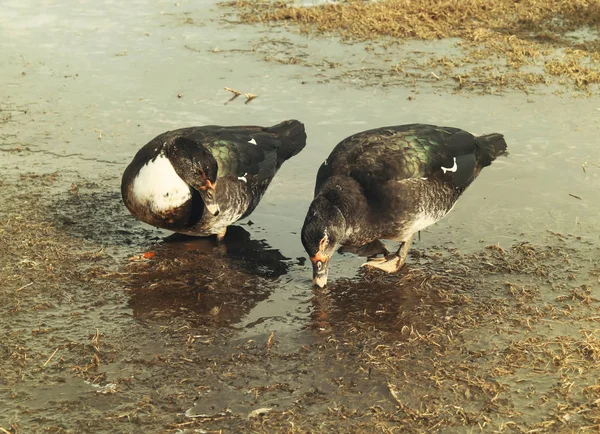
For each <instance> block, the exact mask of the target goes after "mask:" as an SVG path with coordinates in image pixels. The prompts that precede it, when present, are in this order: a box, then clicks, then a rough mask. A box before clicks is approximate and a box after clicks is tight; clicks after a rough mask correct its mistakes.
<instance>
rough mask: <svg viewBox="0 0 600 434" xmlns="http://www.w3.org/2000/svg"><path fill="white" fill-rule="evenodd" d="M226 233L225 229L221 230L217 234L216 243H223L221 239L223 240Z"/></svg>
mask: <svg viewBox="0 0 600 434" xmlns="http://www.w3.org/2000/svg"><path fill="white" fill-rule="evenodd" d="M226 233H227V227H225V229H223V230H222V231H221V232H219V233H218V234H217V242H218V243H220V242H221V241H223V238H225V234H226Z"/></svg>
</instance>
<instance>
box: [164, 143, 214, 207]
mask: <svg viewBox="0 0 600 434" xmlns="http://www.w3.org/2000/svg"><path fill="white" fill-rule="evenodd" d="M167 154H168V156H169V160H171V162H172V163H173V166H174V167H175V170H176V171H177V174H178V175H179V176H180V177H181V178H182V179H183V180H184V181H185V182H187V183H188V184H190V185H191V186H192V187H194V189H196V190H197V191H198V193H199V194H200V197H201V198H202V201H203V202H204V205H205V206H206V209H207V210H208V212H210V213H211V214H212V215H214V216H217V215H218V214H219V212H220V209H219V205H218V203H217V198H216V194H215V191H216V186H217V172H218V170H219V167H218V164H217V160H215V157H213V155H212V154H211V153H210V151H208V149H206V148H205V147H204V146H202V145H201V144H199V143H197V142H196V141H194V140H191V139H188V138H186V137H177V138H176V139H175V140H173V142H172V143H171V145H170V146H168V147H167Z"/></svg>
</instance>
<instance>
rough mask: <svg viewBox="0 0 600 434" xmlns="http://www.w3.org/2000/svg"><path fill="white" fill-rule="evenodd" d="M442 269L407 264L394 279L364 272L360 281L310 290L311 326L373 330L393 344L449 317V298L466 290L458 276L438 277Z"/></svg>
mask: <svg viewBox="0 0 600 434" xmlns="http://www.w3.org/2000/svg"><path fill="white" fill-rule="evenodd" d="M442 265H443V264H439V265H436V264H434V263H432V262H428V263H423V264H412V265H411V267H410V268H409V267H405V268H404V269H402V270H400V272H398V273H397V274H395V275H391V274H384V273H381V272H379V271H369V270H367V271H363V272H362V273H361V274H362V276H360V279H337V280H336V281H334V282H332V283H331V284H330V285H328V290H325V291H324V290H319V289H315V290H314V296H313V298H312V305H313V309H312V316H311V319H312V321H311V325H312V327H313V328H316V329H319V330H322V331H323V330H338V331H343V330H350V329H353V330H356V329H365V330H366V329H370V328H374V329H377V330H380V331H385V332H389V337H390V338H395V335H396V334H397V333H401V334H402V333H403V329H404V330H406V327H408V329H409V330H410V329H412V328H416V329H421V328H423V327H425V326H426V325H427V324H433V323H435V322H436V321H437V319H439V318H444V317H445V316H447V315H452V313H453V311H454V309H456V304H457V303H459V300H457V299H456V298H455V297H453V296H452V294H455V293H456V292H457V291H458V292H463V291H465V288H466V287H467V286H468V285H467V284H466V283H465V279H464V278H463V277H462V276H447V275H446V274H443V269H442V268H443V267H442Z"/></svg>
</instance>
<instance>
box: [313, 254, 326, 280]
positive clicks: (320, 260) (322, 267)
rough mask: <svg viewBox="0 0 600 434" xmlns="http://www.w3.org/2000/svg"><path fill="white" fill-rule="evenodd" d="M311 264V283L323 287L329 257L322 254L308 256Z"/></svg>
mask: <svg viewBox="0 0 600 434" xmlns="http://www.w3.org/2000/svg"><path fill="white" fill-rule="evenodd" d="M310 260H311V262H312V266H313V285H315V286H318V287H319V288H324V287H325V285H327V276H328V275H329V258H328V257H326V256H324V255H319V254H317V255H315V256H314V257H312V258H310Z"/></svg>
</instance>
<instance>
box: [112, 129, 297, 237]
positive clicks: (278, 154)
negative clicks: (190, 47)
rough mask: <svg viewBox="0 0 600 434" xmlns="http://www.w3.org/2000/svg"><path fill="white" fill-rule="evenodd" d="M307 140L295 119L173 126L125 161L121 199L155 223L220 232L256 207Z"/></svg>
mask: <svg viewBox="0 0 600 434" xmlns="http://www.w3.org/2000/svg"><path fill="white" fill-rule="evenodd" d="M305 145H306V132H305V130H304V125H303V124H302V123H301V122H299V121H297V120H288V121H284V122H282V123H280V124H278V125H275V126H272V127H260V126H230V127H223V126H217V125H208V126H202V127H189V128H182V129H178V130H174V131H168V132H166V133H163V134H161V135H159V136H157V137H155V138H154V139H153V140H151V141H150V142H149V143H148V144H147V145H145V146H144V147H143V148H141V149H140V150H139V151H138V153H137V154H136V155H135V157H134V158H133V161H132V162H131V163H130V164H129V166H128V167H127V169H125V173H124V174H123V179H122V183H121V194H122V196H123V201H124V202H125V205H126V206H127V208H128V209H129V211H130V212H131V214H133V216H134V217H136V218H137V219H139V220H141V221H143V222H145V223H148V224H150V225H152V226H156V227H159V228H163V229H168V230H171V231H173V232H178V233H182V234H187V235H197V236H208V235H217V238H218V239H219V240H220V239H222V238H223V237H224V236H225V232H226V230H227V226H229V225H231V224H232V223H234V222H235V221H237V220H239V219H241V218H244V217H246V216H248V215H250V213H251V212H252V211H254V209H255V208H256V206H257V205H258V203H259V201H260V199H261V198H262V196H263V194H264V193H265V191H266V190H267V187H268V186H269V183H270V182H271V180H272V179H273V177H274V176H275V174H276V173H277V171H278V170H279V168H280V167H281V165H282V164H283V162H284V161H286V160H288V159H289V158H291V157H293V156H294V155H296V154H298V153H299V152H300V151H301V150H302V149H303V148H304V146H305Z"/></svg>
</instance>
